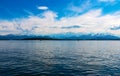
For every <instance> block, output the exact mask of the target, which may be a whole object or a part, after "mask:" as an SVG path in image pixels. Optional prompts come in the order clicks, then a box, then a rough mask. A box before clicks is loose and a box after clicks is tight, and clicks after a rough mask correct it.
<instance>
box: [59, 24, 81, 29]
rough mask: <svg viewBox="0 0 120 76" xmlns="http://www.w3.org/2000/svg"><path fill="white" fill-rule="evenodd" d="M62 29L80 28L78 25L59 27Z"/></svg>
mask: <svg viewBox="0 0 120 76" xmlns="http://www.w3.org/2000/svg"><path fill="white" fill-rule="evenodd" d="M61 28H62V29H72V28H81V26H79V25H74V26H66V27H61Z"/></svg>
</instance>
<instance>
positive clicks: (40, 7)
mask: <svg viewBox="0 0 120 76" xmlns="http://www.w3.org/2000/svg"><path fill="white" fill-rule="evenodd" d="M38 9H39V10H48V7H47V6H39V7H38Z"/></svg>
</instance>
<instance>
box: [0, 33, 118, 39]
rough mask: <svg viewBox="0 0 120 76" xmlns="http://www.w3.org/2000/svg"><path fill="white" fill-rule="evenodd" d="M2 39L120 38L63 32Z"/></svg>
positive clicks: (10, 36) (4, 36) (8, 36)
mask: <svg viewBox="0 0 120 76" xmlns="http://www.w3.org/2000/svg"><path fill="white" fill-rule="evenodd" d="M0 40H120V37H118V36H114V35H111V34H81V33H61V34H50V35H13V34H8V35H0Z"/></svg>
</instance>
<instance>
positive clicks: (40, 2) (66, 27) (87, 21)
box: [0, 0, 120, 36]
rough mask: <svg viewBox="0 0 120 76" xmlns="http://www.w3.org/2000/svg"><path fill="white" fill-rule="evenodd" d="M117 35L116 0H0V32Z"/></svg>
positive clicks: (118, 13)
mask: <svg viewBox="0 0 120 76" xmlns="http://www.w3.org/2000/svg"><path fill="white" fill-rule="evenodd" d="M68 32H71V33H78V34H97V33H104V34H112V35H116V36H120V0H1V1H0V35H7V34H15V35H50V34H60V33H68Z"/></svg>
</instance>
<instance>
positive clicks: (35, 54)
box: [0, 40, 120, 76]
mask: <svg viewBox="0 0 120 76" xmlns="http://www.w3.org/2000/svg"><path fill="white" fill-rule="evenodd" d="M119 65H120V41H39V40H38V41H37V40H36V41H24V40H23V41H0V76H36V75H38V76H40V75H44V76H50V75H51V76H56V75H57V76H61V75H64V76H120V66H119Z"/></svg>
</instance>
